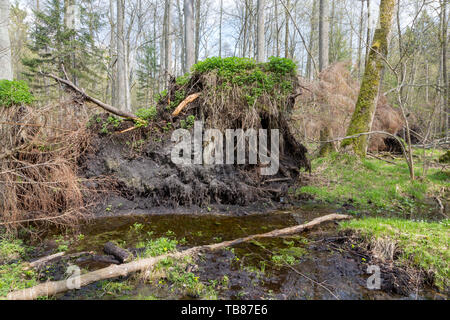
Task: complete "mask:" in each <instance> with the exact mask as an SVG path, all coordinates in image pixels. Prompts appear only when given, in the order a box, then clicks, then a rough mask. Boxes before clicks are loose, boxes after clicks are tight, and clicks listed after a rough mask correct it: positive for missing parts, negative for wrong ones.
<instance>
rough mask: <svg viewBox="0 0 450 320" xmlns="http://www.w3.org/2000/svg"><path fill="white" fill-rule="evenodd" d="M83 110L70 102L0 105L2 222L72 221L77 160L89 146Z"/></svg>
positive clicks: (77, 193) (78, 214) (79, 201)
mask: <svg viewBox="0 0 450 320" xmlns="http://www.w3.org/2000/svg"><path fill="white" fill-rule="evenodd" d="M86 117H87V113H86V112H84V111H83V107H80V106H79V105H76V104H75V103H73V102H71V101H70V100H68V101H65V102H62V103H60V104H53V105H47V106H44V107H29V106H12V107H8V108H7V107H0V137H1V141H2V143H1V145H0V226H1V227H4V228H5V229H6V232H8V233H15V232H17V231H18V230H19V229H20V228H22V227H26V226H28V225H29V224H30V223H33V224H34V225H36V224H37V225H42V224H47V225H48V224H56V225H59V226H61V225H65V226H67V225H70V226H72V225H75V224H76V223H77V222H78V221H79V219H80V218H82V216H83V206H84V199H83V198H84V197H83V192H82V186H81V183H80V179H79V177H78V175H77V161H78V159H79V157H80V155H81V154H82V153H83V152H84V151H85V149H86V148H87V147H88V142H89V134H88V132H87V130H86V127H85V125H81V124H82V123H85V122H84V121H85V120H86Z"/></svg>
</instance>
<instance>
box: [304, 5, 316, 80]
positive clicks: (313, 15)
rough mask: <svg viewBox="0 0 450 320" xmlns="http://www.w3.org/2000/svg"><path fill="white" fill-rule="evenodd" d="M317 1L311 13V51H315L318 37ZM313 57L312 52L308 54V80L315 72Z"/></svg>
mask: <svg viewBox="0 0 450 320" xmlns="http://www.w3.org/2000/svg"><path fill="white" fill-rule="evenodd" d="M316 16H317V1H313V7H312V13H311V20H310V26H311V31H310V33H309V43H308V49H309V52H311V53H312V52H313V48H314V38H315V37H316V32H317V27H316V21H317V20H316V19H317V17H316ZM312 59H314V57H313V55H312V54H308V58H307V60H306V78H307V79H308V80H311V79H312V74H313V68H312V61H311V60H312Z"/></svg>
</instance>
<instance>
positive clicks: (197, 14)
mask: <svg viewBox="0 0 450 320" xmlns="http://www.w3.org/2000/svg"><path fill="white" fill-rule="evenodd" d="M200 9H201V2H200V0H195V60H194V61H195V63H197V62H198V57H199V55H200V22H201V21H200V14H201V11H200Z"/></svg>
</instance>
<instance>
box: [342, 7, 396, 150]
mask: <svg viewBox="0 0 450 320" xmlns="http://www.w3.org/2000/svg"><path fill="white" fill-rule="evenodd" d="M394 8H395V0H381V2H380V15H379V24H380V28H379V29H376V31H375V35H374V38H373V42H372V46H371V50H370V52H369V57H368V59H367V63H366V68H365V70H364V76H363V79H362V84H361V89H360V92H359V95H358V100H357V102H356V107H355V111H354V113H353V115H352V119H351V121H350V125H349V127H348V129H347V135H348V136H351V135H354V134H357V133H361V132H367V131H370V129H371V127H372V122H373V117H374V115H375V109H376V103H377V98H378V90H379V84H380V77H381V72H382V69H383V59H385V58H386V57H387V54H388V36H389V33H390V31H391V26H392V17H393V14H394ZM347 145H352V146H353V150H354V152H355V153H356V154H358V155H360V156H363V157H364V156H365V155H366V153H367V145H368V143H367V136H360V137H358V138H355V139H351V140H346V141H344V142H343V143H342V146H347Z"/></svg>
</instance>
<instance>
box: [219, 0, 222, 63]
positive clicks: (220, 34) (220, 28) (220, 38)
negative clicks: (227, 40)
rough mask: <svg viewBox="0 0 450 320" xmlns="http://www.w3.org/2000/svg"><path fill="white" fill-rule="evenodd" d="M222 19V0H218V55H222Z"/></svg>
mask: <svg viewBox="0 0 450 320" xmlns="http://www.w3.org/2000/svg"><path fill="white" fill-rule="evenodd" d="M222 19H223V0H220V20H219V57H222Z"/></svg>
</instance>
